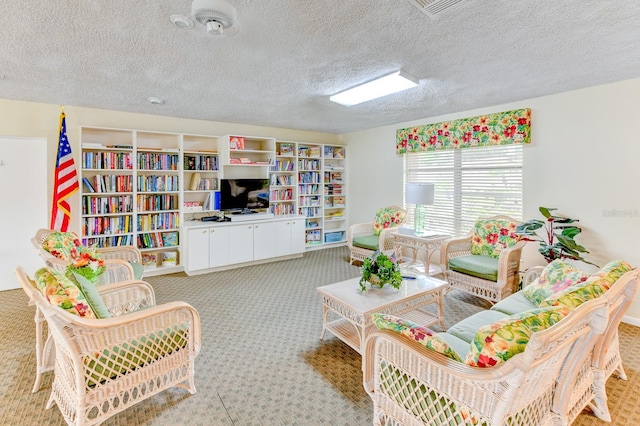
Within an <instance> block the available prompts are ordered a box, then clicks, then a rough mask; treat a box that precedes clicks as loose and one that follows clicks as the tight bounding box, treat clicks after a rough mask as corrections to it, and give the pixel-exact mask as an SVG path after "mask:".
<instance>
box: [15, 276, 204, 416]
mask: <svg viewBox="0 0 640 426" xmlns="http://www.w3.org/2000/svg"><path fill="white" fill-rule="evenodd" d="M16 275H17V276H18V280H19V281H20V283H21V285H22V288H23V289H24V291H25V293H27V295H28V297H29V300H30V303H31V304H34V305H35V306H36V309H37V310H38V311H39V312H41V315H42V316H43V318H44V319H46V321H47V324H48V330H49V333H50V334H51V336H52V338H53V342H54V344H55V365H54V373H55V377H54V380H53V384H52V386H51V396H50V397H49V401H48V403H47V407H46V408H51V407H52V406H53V404H56V405H57V406H58V408H59V409H60V412H61V413H62V416H63V417H64V419H65V421H66V422H67V424H70V425H96V424H100V423H102V422H104V421H105V420H106V419H108V418H109V417H111V416H113V415H114V414H117V413H119V412H121V411H124V410H126V409H127V408H128V407H131V406H132V405H134V404H136V403H138V402H140V401H142V400H144V399H146V398H148V397H150V396H152V395H155V394H157V393H159V392H161V391H163V390H165V389H167V388H170V387H173V386H176V387H182V388H185V389H187V390H188V391H189V392H190V393H192V394H193V393H195V392H196V387H195V369H194V363H195V358H196V356H197V355H198V353H199V351H200V347H201V340H200V317H199V315H198V312H197V311H196V310H195V309H194V308H193V307H192V306H190V305H189V304H187V303H184V302H170V303H165V304H162V305H156V303H155V295H154V291H153V287H151V285H150V284H148V283H146V282H144V281H135V280H134V281H125V282H119V283H113V284H106V285H102V286H99V287H95V286H93V288H94V289H95V290H94V291H95V293H93V295H90V294H89V290H86V289H82V288H79V287H74V286H73V285H72V284H70V281H66V282H63V280H64V278H65V277H64V275H62V274H60V273H59V272H58V271H56V270H55V269H53V268H42V269H41V270H39V271H38V272H36V274H35V277H36V280H35V281H33V280H31V278H30V277H28V276H27V274H26V273H25V271H24V270H23V269H22V268H17V269H16ZM96 294H97V295H96ZM96 298H97V299H99V300H100V304H102V305H103V306H102V307H98V306H97V305H96V303H97V301H96ZM90 299H92V301H90ZM101 312H102V313H101ZM99 313H101V314H100V315H99Z"/></svg>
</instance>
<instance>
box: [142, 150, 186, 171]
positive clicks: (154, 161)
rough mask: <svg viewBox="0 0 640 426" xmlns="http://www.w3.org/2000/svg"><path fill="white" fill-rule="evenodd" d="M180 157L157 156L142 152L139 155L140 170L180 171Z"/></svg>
mask: <svg viewBox="0 0 640 426" xmlns="http://www.w3.org/2000/svg"><path fill="white" fill-rule="evenodd" d="M178 159H179V156H178V155H176V154H156V153H154V152H142V153H139V154H138V169H140V170H178V166H179V164H178Z"/></svg>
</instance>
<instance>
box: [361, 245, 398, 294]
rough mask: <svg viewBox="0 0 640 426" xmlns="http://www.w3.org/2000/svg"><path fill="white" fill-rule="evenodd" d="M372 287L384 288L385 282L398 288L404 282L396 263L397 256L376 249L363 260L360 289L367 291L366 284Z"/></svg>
mask: <svg viewBox="0 0 640 426" xmlns="http://www.w3.org/2000/svg"><path fill="white" fill-rule="evenodd" d="M367 283H369V284H371V286H372V287H379V288H382V287H383V286H384V285H385V284H389V285H390V286H391V287H393V288H395V289H398V288H400V285H401V284H402V275H401V274H400V269H399V268H398V264H397V263H396V260H395V256H393V255H392V256H391V257H389V256H387V255H386V254H384V253H382V252H380V251H376V252H375V253H373V255H371V256H370V257H367V258H366V259H365V260H364V261H363V262H362V278H360V290H362V291H366V290H367V286H366V284H367Z"/></svg>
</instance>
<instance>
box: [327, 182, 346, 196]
mask: <svg viewBox="0 0 640 426" xmlns="http://www.w3.org/2000/svg"><path fill="white" fill-rule="evenodd" d="M324 195H342V185H341V184H329V185H325V186H324Z"/></svg>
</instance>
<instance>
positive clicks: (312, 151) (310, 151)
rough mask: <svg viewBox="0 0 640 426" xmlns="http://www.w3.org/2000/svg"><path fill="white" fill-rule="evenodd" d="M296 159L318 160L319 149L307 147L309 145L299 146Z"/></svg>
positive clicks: (317, 147)
mask: <svg viewBox="0 0 640 426" xmlns="http://www.w3.org/2000/svg"><path fill="white" fill-rule="evenodd" d="M298 157H311V158H320V147H319V146H309V145H299V146H298Z"/></svg>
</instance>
